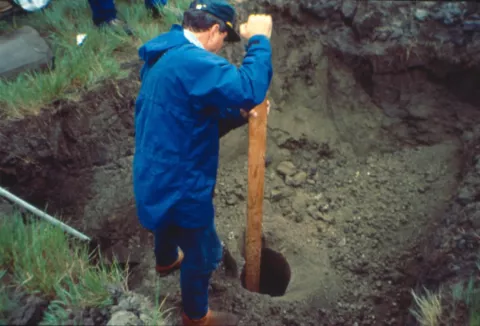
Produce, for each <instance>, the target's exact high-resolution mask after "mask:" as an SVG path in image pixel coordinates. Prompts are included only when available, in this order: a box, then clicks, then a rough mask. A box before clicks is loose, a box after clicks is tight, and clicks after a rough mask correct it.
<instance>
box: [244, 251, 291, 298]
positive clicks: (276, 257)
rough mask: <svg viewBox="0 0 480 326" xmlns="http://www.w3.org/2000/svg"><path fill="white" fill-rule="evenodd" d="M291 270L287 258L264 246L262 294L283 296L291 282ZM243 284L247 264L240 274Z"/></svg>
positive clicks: (262, 256)
mask: <svg viewBox="0 0 480 326" xmlns="http://www.w3.org/2000/svg"><path fill="white" fill-rule="evenodd" d="M290 277H291V270H290V265H289V264H288V261H287V259H286V258H285V257H284V256H283V255H282V254H281V253H279V252H277V251H275V250H273V249H270V248H262V255H261V262H260V291H259V293H260V294H266V295H269V296H272V297H281V296H283V295H284V294H285V292H286V291H287V288H288V285H289V284H290ZM240 279H241V282H242V286H243V287H244V288H246V284H245V266H244V267H243V269H242V274H241V276H240Z"/></svg>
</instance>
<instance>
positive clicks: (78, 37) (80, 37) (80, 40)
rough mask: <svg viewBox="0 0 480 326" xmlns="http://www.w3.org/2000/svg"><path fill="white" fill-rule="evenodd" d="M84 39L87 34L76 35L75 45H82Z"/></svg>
mask: <svg viewBox="0 0 480 326" xmlns="http://www.w3.org/2000/svg"><path fill="white" fill-rule="evenodd" d="M86 37H87V34H77V45H82V44H83V41H85V38H86Z"/></svg>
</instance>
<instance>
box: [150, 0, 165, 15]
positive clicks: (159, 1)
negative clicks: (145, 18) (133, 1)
mask: <svg viewBox="0 0 480 326" xmlns="http://www.w3.org/2000/svg"><path fill="white" fill-rule="evenodd" d="M167 2H168V0H145V7H147V9H149V10H151V11H152V13H153V16H154V17H158V16H159V15H160V13H159V12H158V7H163V6H165V5H166V4H167Z"/></svg>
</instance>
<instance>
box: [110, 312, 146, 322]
mask: <svg viewBox="0 0 480 326" xmlns="http://www.w3.org/2000/svg"><path fill="white" fill-rule="evenodd" d="M139 323H140V319H138V317H137V316H136V315H135V314H134V313H133V312H130V311H125V310H121V311H117V312H115V313H114V314H113V315H112V317H111V318H110V320H109V321H108V323H107V326H118V325H123V326H137V325H138V324H139Z"/></svg>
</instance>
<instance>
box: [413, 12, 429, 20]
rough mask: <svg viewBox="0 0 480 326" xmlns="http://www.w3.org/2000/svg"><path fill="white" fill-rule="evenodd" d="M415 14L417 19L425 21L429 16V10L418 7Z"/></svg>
mask: <svg viewBox="0 0 480 326" xmlns="http://www.w3.org/2000/svg"><path fill="white" fill-rule="evenodd" d="M414 15H415V18H416V19H417V20H419V21H425V19H426V18H427V17H428V11H426V10H425V9H416V10H415V14H414Z"/></svg>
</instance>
